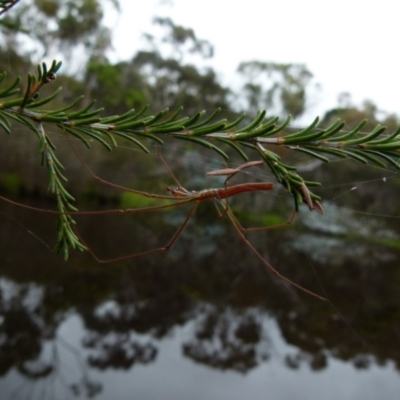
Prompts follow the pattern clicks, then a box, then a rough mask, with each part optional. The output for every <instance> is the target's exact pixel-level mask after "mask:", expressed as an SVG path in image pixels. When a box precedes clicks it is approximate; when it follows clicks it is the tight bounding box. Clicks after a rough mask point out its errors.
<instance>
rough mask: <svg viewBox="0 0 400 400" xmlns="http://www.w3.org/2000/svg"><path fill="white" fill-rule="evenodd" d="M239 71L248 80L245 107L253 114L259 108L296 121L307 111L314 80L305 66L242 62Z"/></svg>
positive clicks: (245, 85) (245, 87) (245, 90)
mask: <svg viewBox="0 0 400 400" xmlns="http://www.w3.org/2000/svg"><path fill="white" fill-rule="evenodd" d="M238 72H239V73H240V74H241V75H242V76H243V77H244V78H245V84H244V87H243V89H244V94H245V96H246V98H247V107H246V108H247V109H249V110H250V111H251V113H252V115H255V113H256V112H257V110H259V109H260V108H266V109H268V110H272V111H273V112H274V113H276V114H280V115H285V114H291V115H292V117H293V118H297V117H300V116H301V115H302V114H303V113H304V112H305V110H306V107H307V89H309V87H310V84H311V82H312V78H313V75H312V73H311V72H310V71H309V70H308V69H307V67H306V66H305V65H303V64H280V63H274V62H263V61H249V62H243V63H241V64H240V65H239V67H238ZM314 87H315V85H314Z"/></svg>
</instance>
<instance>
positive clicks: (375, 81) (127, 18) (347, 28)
mask: <svg viewBox="0 0 400 400" xmlns="http://www.w3.org/2000/svg"><path fill="white" fill-rule="evenodd" d="M120 3H121V6H122V13H121V14H120V16H119V17H116V16H114V17H113V19H110V26H111V27H112V29H113V33H114V47H115V51H114V53H112V54H111V56H112V57H111V58H112V59H113V61H115V60H117V59H118V60H121V59H129V58H131V57H132V56H133V54H134V53H135V52H136V51H137V50H138V49H139V48H140V47H143V46H144V42H143V41H141V40H140V37H141V34H142V33H143V32H151V30H152V25H151V20H152V18H153V17H154V16H155V15H157V16H169V17H170V18H171V19H172V20H173V21H174V22H175V23H176V24H179V25H183V26H187V27H191V28H193V29H194V31H195V33H196V34H197V36H198V37H199V38H201V39H207V40H209V41H210V42H211V43H212V44H213V45H214V47H215V56H214V58H213V59H212V61H210V65H211V66H212V67H213V68H214V69H215V70H216V71H217V72H218V74H219V76H220V77H221V79H222V82H223V83H224V84H225V85H234V82H235V78H234V76H235V75H234V72H235V70H236V68H237V66H238V64H239V63H240V62H241V61H250V60H260V61H273V62H284V63H304V64H306V65H307V67H308V69H309V70H310V71H311V72H313V74H314V76H315V79H316V81H317V82H319V83H320V84H321V86H322V91H321V93H320V94H319V95H318V97H317V98H316V99H315V102H313V101H311V103H312V104H313V103H314V104H313V110H312V112H313V114H314V115H315V114H321V113H322V112H323V110H326V109H327V108H329V107H333V106H335V105H336V104H337V101H336V100H337V95H338V94H339V93H341V92H350V93H351V95H352V98H353V101H354V102H355V103H356V104H360V103H361V102H362V101H363V100H364V99H371V100H372V101H374V102H375V103H376V104H377V105H378V107H379V108H380V109H382V110H385V111H388V112H395V113H398V112H399V100H398V97H399V93H400V90H399V89H400V82H399V79H398V74H399V71H400V54H399V15H400V13H399V11H400V4H399V3H397V2H396V1H393V0H390V1H389V0H381V1H379V2H377V1H365V0H364V1H359V0H336V1H329V2H328V1H317V0H303V1H299V0H279V1H275V2H272V1H261V0H246V1H222V0H201V1H198V0H173V1H169V0H164V2H162V1H160V0H146V1H142V2H137V1H132V0H120ZM162 3H164V4H162ZM399 114H400V113H399Z"/></svg>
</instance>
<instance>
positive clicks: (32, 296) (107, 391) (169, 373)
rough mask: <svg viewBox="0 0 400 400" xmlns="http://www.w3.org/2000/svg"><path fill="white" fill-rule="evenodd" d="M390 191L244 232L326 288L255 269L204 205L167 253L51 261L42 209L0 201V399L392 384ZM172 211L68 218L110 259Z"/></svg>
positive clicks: (355, 391) (172, 227)
mask: <svg viewBox="0 0 400 400" xmlns="http://www.w3.org/2000/svg"><path fill="white" fill-rule="evenodd" d="M353 182H354V179H353ZM346 192H349V190H347V189H346ZM397 192H398V189H397V187H396V185H394V186H393V188H392V189H391V190H390V191H389V192H386V193H385V196H382V195H381V194H380V193H381V192H379V189H378V191H376V190H375V192H373V193H374V195H375V197H373V198H371V196H369V197H368V196H367V195H368V193H367V194H365V193H363V197H362V200H360V202H361V203H356V204H352V206H353V207H354V209H355V210H356V211H359V212H353V211H351V210H350V209H349V208H342V207H341V205H340V204H339V203H338V202H337V201H336V202H335V201H332V202H329V201H326V202H325V203H324V207H325V210H326V215H325V216H320V215H318V214H316V213H310V212H309V211H308V210H306V209H304V210H302V212H301V213H300V215H299V216H298V218H297V219H296V220H295V223H294V224H292V225H291V226H290V227H288V228H284V229H279V230H271V231H265V232H258V233H254V234H251V235H248V238H249V240H250V241H251V243H252V244H253V245H254V246H255V247H256V248H257V249H258V250H259V251H260V253H261V254H262V256H263V257H265V258H266V259H267V260H268V261H269V262H270V263H271V265H273V267H274V268H276V269H277V270H279V271H280V272H281V273H282V274H283V275H284V276H287V277H288V278H290V279H291V280H293V281H294V282H296V283H298V284H300V285H302V286H304V287H306V288H308V289H310V290H312V291H314V292H316V293H319V294H321V295H323V296H326V297H327V298H328V299H329V302H323V301H319V300H318V299H316V298H313V297H311V296H308V295H306V294H304V293H302V292H299V291H298V290H296V289H294V288H293V287H291V286H288V285H286V284H285V283H283V282H282V281H281V280H277V279H276V278H274V277H272V276H271V274H269V273H267V272H266V270H265V268H264V267H263V266H262V265H261V263H260V262H259V261H258V260H257V258H256V256H255V255H254V254H253V253H252V252H251V251H250V250H249V248H247V247H246V246H245V244H244V243H243V242H242V241H241V240H240V239H239V238H238V237H237V235H236V234H235V231H234V229H233V228H232V225H230V224H229V221H225V220H223V219H218V218H215V209H214V207H213V205H212V204H211V205H210V207H209V209H208V208H207V207H206V206H205V207H203V208H202V209H199V212H198V213H197V215H196V216H195V218H194V219H193V221H191V223H190V224H189V226H188V227H187V229H186V230H185V231H184V232H183V234H182V237H180V238H179V240H178V241H177V243H176V244H175V245H174V247H173V248H172V249H171V250H170V251H169V252H168V253H167V254H153V255H151V256H148V257H145V258H140V259H131V260H123V261H121V262H118V263H113V264H98V263H96V262H95V261H94V260H93V258H92V257H91V256H90V255H89V254H87V253H86V254H76V253H73V254H71V257H70V259H69V261H67V262H64V261H63V260H62V258H61V256H58V255H55V254H53V253H52V252H51V248H49V245H48V244H49V243H54V227H55V222H54V216H51V215H47V214H39V213H34V212H32V211H28V210H24V209H21V208H17V207H13V206H12V205H10V204H7V203H5V202H2V203H1V204H0V212H1V214H0V227H1V230H0V240H1V241H0V257H1V260H0V261H1V265H0V393H1V396H0V397H1V399H2V400H3V399H5V400H7V399H16V398H18V399H69V398H71V399H73V398H90V397H93V398H96V399H105V400H108V399H110V400H111V399H112V400H118V399H128V398H135V399H189V398H190V399H213V398H215V399H229V400H234V399H243V398H247V399H300V400H301V399H319V400H330V399H332V400H336V399H343V400H347V399H349V400H350V399H351V400H357V399H363V400H368V399H371V400H372V399H377V398H382V399H385V400H391V399H393V400H394V399H398V396H399V393H400V375H399V367H400V296H399V293H400V292H399V287H400V269H399V256H400V250H399V249H400V229H399V226H398V222H397V221H396V219H395V218H393V217H391V218H386V217H383V216H382V215H378V214H379V213H378V210H381V211H382V212H381V213H380V214H391V215H392V216H393V215H396V214H395V213H396V212H397V211H396V210H393V209H390V207H389V206H388V205H387V204H388V203H390V204H393V202H394V199H395V198H394V194H395V193H397ZM327 195H328V198H329V193H327ZM336 195H337V191H336V192H335V194H333V195H331V198H332V199H333V198H334V197H335V196H336ZM381 198H383V199H385V200H386V201H387V202H388V203H384V202H380V199H381ZM366 199H368V202H369V203H368V204H370V205H371V204H372V206H371V207H375V208H373V209H372V210H373V211H370V210H371V208H368V209H367V210H368V211H367V212H366V213H365V214H363V213H362V212H360V211H363V210H364V208H363V205H362V204H364V203H365V201H366ZM378 200H379V201H378ZM389 200H392V201H389ZM20 201H21V202H25V203H27V202H29V201H31V200H30V199H27V198H24V199H20ZM363 202H364V203H363ZM397 203H398V201H397ZM364 205H365V204H364ZM40 207H43V208H49V207H48V206H47V205H41V206H40ZM189 208H190V207H189ZM187 211H188V210H184V209H178V210H175V211H171V212H160V213H152V214H151V215H150V214H146V215H145V214H141V215H136V216H123V217H120V216H116V215H111V216H102V217H88V216H79V217H76V220H77V221H78V226H79V231H80V233H81V234H82V236H83V237H85V239H86V240H87V242H88V243H89V245H90V247H91V248H92V249H93V251H95V252H96V254H98V255H99V256H100V257H101V258H108V257H109V258H113V257H117V256H122V255H125V254H130V253H132V252H138V251H144V250H145V249H148V248H155V247H158V246H162V245H164V244H165V243H167V242H168V240H169V238H170V237H171V236H172V234H173V232H174V231H176V229H177V227H179V225H180V224H181V223H182V221H183V219H184V217H185V215H186V213H187ZM236 211H237V214H238V215H240V216H241V217H244V219H246V218H248V219H251V216H247V217H246V216H245V215H244V214H243V213H241V211H240V210H236ZM289 214H290V213H289ZM397 215H400V214H397ZM245 225H246V224H245ZM50 247H51V246H50Z"/></svg>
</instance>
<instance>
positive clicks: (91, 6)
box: [1, 0, 119, 58]
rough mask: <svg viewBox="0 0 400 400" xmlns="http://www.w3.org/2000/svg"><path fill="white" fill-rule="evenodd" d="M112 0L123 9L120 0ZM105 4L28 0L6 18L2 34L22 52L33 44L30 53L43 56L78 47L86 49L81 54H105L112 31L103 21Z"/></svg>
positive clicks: (97, 1) (81, 0) (84, 0)
mask: <svg viewBox="0 0 400 400" xmlns="http://www.w3.org/2000/svg"><path fill="white" fill-rule="evenodd" d="M109 1H110V2H111V3H112V4H113V5H114V7H115V8H116V9H117V10H118V9H119V2H118V0H109ZM103 4H104V1H101V0H78V1H72V0H56V1H50V0H27V1H24V2H21V3H20V4H19V6H18V7H15V8H13V9H12V10H11V11H10V12H8V13H7V15H5V16H4V17H3V18H2V20H1V26H2V28H3V29H2V30H1V36H2V37H3V40H4V43H6V44H7V48H8V50H13V51H15V52H17V53H19V54H21V49H27V48H29V52H30V55H31V56H32V55H33V54H34V53H39V54H38V57H39V58H42V57H43V56H46V55H48V54H54V53H56V52H60V51H62V52H67V53H68V52H71V51H72V50H73V49H75V48H78V49H79V48H80V49H84V52H83V51H82V52H81V55H80V58H82V56H83V55H84V54H89V55H96V56H99V54H102V55H104V52H105V50H107V49H108V48H109V47H110V45H111V35H110V32H109V30H108V29H107V28H106V27H105V26H104V25H102V18H103ZM26 34H28V35H29V36H27V35H26ZM29 41H33V42H34V46H33V48H34V51H33V52H32V45H30V46H29V47H26V45H27V43H28V42H29ZM38 45H39V46H38ZM39 49H40V50H39ZM26 51H27V50H26Z"/></svg>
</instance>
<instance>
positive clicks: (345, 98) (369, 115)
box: [322, 92, 400, 132]
mask: <svg viewBox="0 0 400 400" xmlns="http://www.w3.org/2000/svg"><path fill="white" fill-rule="evenodd" d="M337 118H340V119H341V120H343V121H346V129H349V130H350V129H353V128H354V127H356V126H357V125H358V124H359V123H360V122H361V121H363V120H368V121H367V123H366V124H365V125H364V129H365V130H371V129H373V128H374V127H375V126H376V125H377V124H381V125H384V126H386V127H387V131H388V132H391V131H394V130H396V128H397V127H398V126H399V124H400V120H399V117H398V116H397V115H395V114H388V113H386V112H384V111H381V110H379V108H378V106H377V105H376V104H375V103H374V102H373V101H372V100H364V101H363V103H362V104H361V106H356V105H355V104H353V102H352V99H351V95H350V94H349V93H347V92H345V93H340V94H339V96H338V106H337V107H335V108H332V109H331V110H328V111H327V112H326V113H325V115H324V117H323V119H322V125H323V126H328V125H329V124H331V123H332V122H333V121H335V120H336V119H337Z"/></svg>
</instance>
